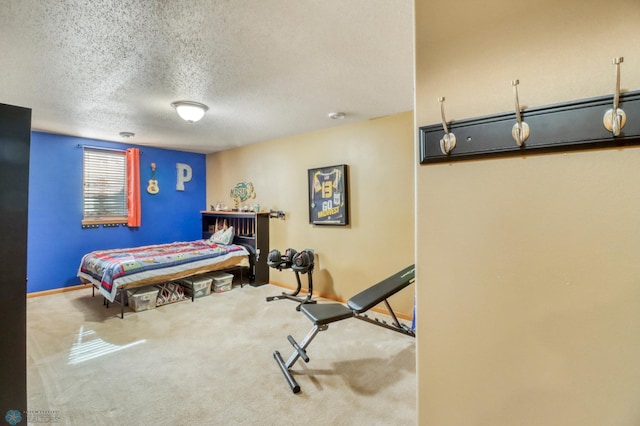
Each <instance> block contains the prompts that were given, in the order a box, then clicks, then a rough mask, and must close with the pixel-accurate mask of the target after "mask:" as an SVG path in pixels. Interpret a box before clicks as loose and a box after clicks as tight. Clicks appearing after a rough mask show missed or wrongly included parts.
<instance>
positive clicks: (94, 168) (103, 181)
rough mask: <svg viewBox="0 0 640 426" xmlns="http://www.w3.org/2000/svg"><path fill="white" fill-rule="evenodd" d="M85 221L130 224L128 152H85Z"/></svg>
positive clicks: (91, 149) (101, 150)
mask: <svg viewBox="0 0 640 426" xmlns="http://www.w3.org/2000/svg"><path fill="white" fill-rule="evenodd" d="M83 152H84V154H83V156H84V158H83V164H84V172H83V173H84V180H83V201H84V214H83V221H91V222H101V221H107V222H108V221H120V220H124V221H125V222H126V220H127V163H126V156H125V152H124V151H115V150H108V149H99V148H87V147H85V148H84V150H83Z"/></svg>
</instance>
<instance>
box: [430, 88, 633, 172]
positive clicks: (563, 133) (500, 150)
mask: <svg viewBox="0 0 640 426" xmlns="http://www.w3.org/2000/svg"><path fill="white" fill-rule="evenodd" d="M612 105H613V96H602V97H597V98H591V99H585V100H579V101H573V102H567V103H562V104H556V105H551V106H544V107H539V108H531V109H527V110H524V111H522V112H521V115H522V120H524V121H526V122H527V123H528V125H529V128H530V129H531V134H530V136H529V138H528V139H527V140H526V142H525V143H523V145H522V146H518V144H517V143H516V141H514V139H513V137H512V133H511V132H512V127H513V125H514V123H516V122H517V117H516V113H515V112H513V113H504V114H496V115H491V116H485V117H479V118H473V119H468V120H460V121H453V122H450V123H449V125H448V131H449V132H451V133H454V134H455V135H456V138H457V144H456V146H455V148H454V149H453V150H451V151H450V152H449V153H448V154H444V153H443V152H442V150H441V146H440V139H442V137H443V136H444V134H445V132H444V129H443V126H442V124H434V125H429V126H423V127H420V129H419V132H420V164H429V163H442V162H450V161H458V160H470V159H480V158H487V157H499V156H509V155H511V156H513V155H527V154H532V153H542V152H553V151H567V150H575V149H590V148H604V147H614V146H625V145H638V144H640V91H635V92H627V93H624V94H621V95H620V100H619V108H621V109H623V110H624V111H625V113H626V117H627V120H626V124H625V126H624V127H623V128H622V130H621V132H620V134H619V136H615V137H614V136H613V134H612V133H611V132H610V131H608V130H607V129H606V128H605V127H604V125H603V117H604V115H605V112H607V110H608V109H611V107H612Z"/></svg>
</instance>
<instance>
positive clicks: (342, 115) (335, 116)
mask: <svg viewBox="0 0 640 426" xmlns="http://www.w3.org/2000/svg"><path fill="white" fill-rule="evenodd" d="M327 116H328V117H329V118H330V119H332V120H342V119H343V118H345V117H346V116H347V114H345V113H344V112H330V113H329V114H328V115H327Z"/></svg>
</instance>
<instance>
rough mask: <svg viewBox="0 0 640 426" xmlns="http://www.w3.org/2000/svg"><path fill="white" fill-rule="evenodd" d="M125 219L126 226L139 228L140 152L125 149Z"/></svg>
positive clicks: (135, 149) (133, 149)
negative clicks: (126, 214)
mask: <svg viewBox="0 0 640 426" xmlns="http://www.w3.org/2000/svg"><path fill="white" fill-rule="evenodd" d="M127 180H128V181H127V210H128V211H129V217H128V218H127V219H128V220H127V225H128V226H140V211H141V209H140V150H139V149H138V148H129V149H127Z"/></svg>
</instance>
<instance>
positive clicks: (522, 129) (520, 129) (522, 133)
mask: <svg viewBox="0 0 640 426" xmlns="http://www.w3.org/2000/svg"><path fill="white" fill-rule="evenodd" d="M518 84H520V80H512V81H511V85H512V86H513V93H514V95H515V98H516V118H517V119H518V122H517V123H516V124H514V125H513V128H512V129H511V136H513V138H514V139H515V140H516V142H517V143H518V146H522V145H524V141H526V140H527V139H528V138H529V134H530V133H531V131H530V129H529V125H528V124H527V123H525V122H524V121H522V115H521V114H520V101H519V100H518Z"/></svg>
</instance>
